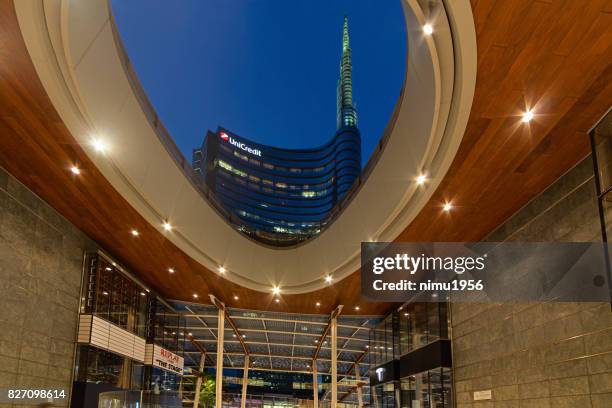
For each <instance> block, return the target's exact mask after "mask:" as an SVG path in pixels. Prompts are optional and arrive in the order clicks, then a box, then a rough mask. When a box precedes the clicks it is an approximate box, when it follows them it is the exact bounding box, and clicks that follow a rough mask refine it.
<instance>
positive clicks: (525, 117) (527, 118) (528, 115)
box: [521, 109, 534, 123]
mask: <svg viewBox="0 0 612 408" xmlns="http://www.w3.org/2000/svg"><path fill="white" fill-rule="evenodd" d="M533 116H534V115H533V111H532V110H531V109H529V110H528V111H527V112H525V113H523V117H522V118H521V122H523V123H529V122H531V119H533Z"/></svg>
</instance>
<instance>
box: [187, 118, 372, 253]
mask: <svg viewBox="0 0 612 408" xmlns="http://www.w3.org/2000/svg"><path fill="white" fill-rule="evenodd" d="M193 167H194V170H195V171H196V173H197V174H198V175H200V177H202V178H203V180H204V181H205V183H206V185H207V186H208V187H209V188H210V190H211V192H212V193H213V194H214V195H215V198H216V200H217V201H218V202H219V203H220V204H221V205H222V206H223V207H224V209H226V210H227V211H228V212H229V213H230V219H231V221H232V224H234V225H235V226H236V227H237V229H239V230H240V231H242V232H243V233H245V234H247V235H249V236H251V237H253V238H255V239H257V240H259V241H262V242H264V243H267V244H271V245H276V246H288V245H294V244H296V243H299V242H301V241H303V240H305V239H308V238H310V237H312V236H313V235H316V234H318V233H319V232H320V230H321V228H322V227H323V226H324V225H325V224H326V223H327V221H328V219H329V215H330V212H331V210H332V208H333V207H334V205H335V204H336V203H337V202H339V201H340V200H342V198H343V197H344V196H345V195H346V193H347V192H348V191H349V189H350V188H351V187H352V185H353V183H354V181H355V179H357V178H358V177H359V174H360V172H361V137H360V134H359V130H358V129H357V128H356V127H352V126H351V127H343V128H341V129H339V130H338V131H337V132H336V135H335V136H334V138H333V139H332V140H331V141H330V142H329V143H327V144H325V145H323V146H321V147H318V148H315V149H293V150H292V149H280V148H276V147H271V146H266V145H262V144H258V143H255V142H252V141H250V140H248V139H245V138H242V137H240V136H238V135H236V134H234V133H231V132H230V131H228V130H227V129H223V128H219V129H218V130H217V131H216V132H208V134H207V135H206V138H205V139H204V143H203V145H202V148H201V149H197V150H195V151H194V156H193Z"/></svg>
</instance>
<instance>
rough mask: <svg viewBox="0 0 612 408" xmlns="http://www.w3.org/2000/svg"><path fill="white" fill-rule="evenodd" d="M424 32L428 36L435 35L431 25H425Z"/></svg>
mask: <svg viewBox="0 0 612 408" xmlns="http://www.w3.org/2000/svg"><path fill="white" fill-rule="evenodd" d="M423 32H424V33H425V34H426V35H431V34H432V33H433V26H432V25H431V24H425V25H424V26H423Z"/></svg>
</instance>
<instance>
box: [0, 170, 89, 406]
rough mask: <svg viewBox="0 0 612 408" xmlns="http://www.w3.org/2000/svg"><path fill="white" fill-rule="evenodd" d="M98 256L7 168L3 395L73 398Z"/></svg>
mask: <svg viewBox="0 0 612 408" xmlns="http://www.w3.org/2000/svg"><path fill="white" fill-rule="evenodd" d="M95 248H96V247H95V244H94V243H93V242H92V241H91V240H89V239H88V238H87V237H86V236H85V235H83V233H81V232H80V231H79V230H77V229H76V228H75V227H74V226H73V225H72V224H70V223H69V222H68V221H66V220H65V219H64V218H63V217H62V216H60V215H59V214H58V213H57V212H56V211H55V210H53V209H52V208H51V207H49V206H48V205H47V204H46V203H45V202H43V201H42V200H41V199H40V198H38V197H37V196H36V195H34V194H33V193H32V192H30V191H29V190H28V189H27V188H26V187H25V186H23V185H22V184H20V183H19V182H18V181H17V180H15V179H14V178H13V177H12V176H11V175H9V174H7V173H6V172H5V171H4V169H2V168H0V388H5V387H15V386H18V387H21V388H24V387H25V388H41V387H46V388H49V387H52V388H63V389H65V390H66V392H69V390H70V385H71V374H72V364H73V352H74V339H75V330H76V325H77V315H78V300H79V292H80V285H81V270H82V259H83V252H84V250H85V249H95ZM68 402H69V401H68V399H66V401H65V402H64V403H58V404H57V406H68ZM0 406H10V405H6V404H0ZM19 406H20V407H23V405H19Z"/></svg>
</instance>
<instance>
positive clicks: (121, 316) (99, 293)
mask: <svg viewBox="0 0 612 408" xmlns="http://www.w3.org/2000/svg"><path fill="white" fill-rule="evenodd" d="M86 262H87V266H88V270H87V274H86V277H85V279H86V284H85V288H84V291H85V293H84V294H83V295H84V296H83V299H82V304H81V313H86V314H93V315H95V316H97V317H100V318H102V319H104V320H106V321H109V322H111V323H113V324H115V325H117V326H119V327H121V328H122V329H124V330H127V331H129V332H130V333H134V334H136V335H138V336H140V337H144V335H145V326H146V318H145V316H146V310H147V298H148V296H147V292H146V291H145V289H143V288H142V287H141V286H140V285H138V284H137V283H136V282H134V281H133V280H131V279H130V278H128V277H127V276H126V275H125V274H123V273H122V272H121V270H120V269H119V267H118V266H117V265H116V264H115V263H114V262H111V261H109V260H107V259H106V258H105V257H103V256H101V255H99V254H91V255H88V257H87V261H86Z"/></svg>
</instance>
